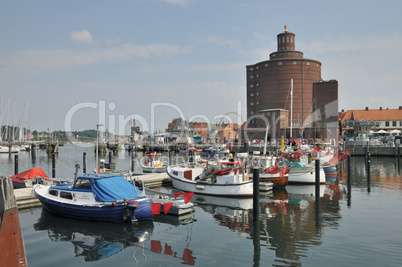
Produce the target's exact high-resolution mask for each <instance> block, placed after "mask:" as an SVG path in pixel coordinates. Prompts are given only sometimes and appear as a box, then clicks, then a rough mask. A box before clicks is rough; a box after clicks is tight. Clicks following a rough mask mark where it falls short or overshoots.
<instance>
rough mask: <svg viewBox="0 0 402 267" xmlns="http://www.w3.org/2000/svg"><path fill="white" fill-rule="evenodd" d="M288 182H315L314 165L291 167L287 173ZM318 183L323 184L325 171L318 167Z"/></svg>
mask: <svg viewBox="0 0 402 267" xmlns="http://www.w3.org/2000/svg"><path fill="white" fill-rule="evenodd" d="M288 183H289V184H315V166H314V165H307V166H304V167H292V168H291V169H290V172H289V175H288ZM320 184H325V172H324V169H323V168H320Z"/></svg>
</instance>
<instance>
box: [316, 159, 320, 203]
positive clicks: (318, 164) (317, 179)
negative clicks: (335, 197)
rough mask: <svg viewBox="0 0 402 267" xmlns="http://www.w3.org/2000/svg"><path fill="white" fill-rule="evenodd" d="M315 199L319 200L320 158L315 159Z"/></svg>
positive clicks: (317, 201)
mask: <svg viewBox="0 0 402 267" xmlns="http://www.w3.org/2000/svg"><path fill="white" fill-rule="evenodd" d="M315 201H316V203H319V202H320V160H319V159H316V160H315Z"/></svg>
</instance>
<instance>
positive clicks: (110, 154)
mask: <svg viewBox="0 0 402 267" xmlns="http://www.w3.org/2000/svg"><path fill="white" fill-rule="evenodd" d="M111 163H112V152H110V151H109V164H111Z"/></svg>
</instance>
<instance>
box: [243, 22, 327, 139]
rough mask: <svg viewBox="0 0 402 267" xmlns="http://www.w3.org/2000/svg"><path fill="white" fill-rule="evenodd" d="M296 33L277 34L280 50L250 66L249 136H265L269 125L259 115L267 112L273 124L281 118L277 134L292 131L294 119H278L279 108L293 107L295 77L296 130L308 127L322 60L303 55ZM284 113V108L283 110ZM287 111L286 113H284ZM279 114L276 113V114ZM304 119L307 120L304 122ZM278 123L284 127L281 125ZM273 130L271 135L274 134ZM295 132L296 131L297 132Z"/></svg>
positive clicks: (248, 68)
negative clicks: (262, 121) (283, 120)
mask: <svg viewBox="0 0 402 267" xmlns="http://www.w3.org/2000/svg"><path fill="white" fill-rule="evenodd" d="M295 36H296V35H295V34H294V33H292V32H289V31H288V29H287V27H286V26H285V31H284V32H282V33H280V34H278V35H277V51H275V52H273V53H271V54H270V55H269V60H265V61H262V62H258V63H256V64H253V65H248V66H246V68H247V70H246V72H247V121H248V126H247V128H248V130H247V132H248V137H249V138H250V139H254V138H256V139H262V138H263V136H264V134H265V131H263V130H262V129H264V128H265V126H264V125H263V124H264V123H261V120H260V121H259V119H258V118H261V116H265V118H266V121H269V122H270V125H271V127H272V126H274V125H275V123H271V122H273V121H274V120H276V121H277V123H276V124H277V127H274V128H276V129H273V128H271V130H270V133H271V134H273V135H274V136H275V131H276V136H278V135H284V134H285V133H287V135H289V129H290V121H288V123H284V122H283V123H281V124H279V123H278V121H279V120H278V118H277V117H278V114H279V113H280V112H279V111H284V110H287V111H288V114H289V115H288V116H289V118H288V120H290V110H291V96H290V89H291V79H293V105H292V106H293V108H292V110H293V112H292V113H293V114H292V122H293V123H292V128H293V129H294V130H293V131H292V132H293V133H295V132H296V129H299V130H300V129H301V128H304V127H303V126H305V120H306V119H307V118H308V116H309V115H310V112H311V109H312V95H313V83H315V82H319V81H321V62H320V61H318V60H315V59H309V58H304V57H303V52H301V51H297V50H296V39H295ZM282 113H283V112H282ZM283 114H285V113H283ZM275 116H276V117H275ZM303 123H304V124H303ZM278 127H279V128H280V129H278ZM271 134H270V135H271ZM293 136H295V135H293Z"/></svg>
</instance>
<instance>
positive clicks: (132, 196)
mask: <svg viewBox="0 0 402 267" xmlns="http://www.w3.org/2000/svg"><path fill="white" fill-rule="evenodd" d="M33 190H34V194H35V196H36V197H37V198H38V199H39V200H40V202H41V203H42V205H43V207H44V208H45V209H46V210H48V211H49V212H50V213H53V214H55V215H60V216H66V217H73V218H78V219H87V220H98V221H113V222H124V221H132V222H134V221H138V220H151V219H152V217H153V216H152V212H151V203H152V200H151V199H150V198H149V197H147V196H146V195H145V193H144V192H142V191H141V190H139V189H138V188H136V187H135V185H133V184H131V183H130V182H128V181H127V180H126V179H124V177H123V176H120V175H109V176H107V175H100V174H88V175H84V176H80V177H78V178H76V179H75V180H74V182H73V183H67V184H59V185H53V186H47V185H42V184H38V185H35V186H34V188H33Z"/></svg>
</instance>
